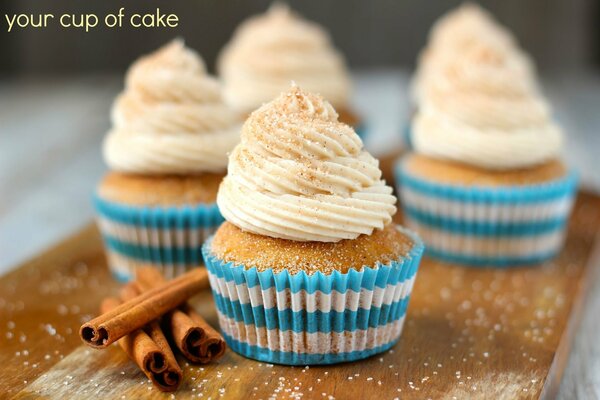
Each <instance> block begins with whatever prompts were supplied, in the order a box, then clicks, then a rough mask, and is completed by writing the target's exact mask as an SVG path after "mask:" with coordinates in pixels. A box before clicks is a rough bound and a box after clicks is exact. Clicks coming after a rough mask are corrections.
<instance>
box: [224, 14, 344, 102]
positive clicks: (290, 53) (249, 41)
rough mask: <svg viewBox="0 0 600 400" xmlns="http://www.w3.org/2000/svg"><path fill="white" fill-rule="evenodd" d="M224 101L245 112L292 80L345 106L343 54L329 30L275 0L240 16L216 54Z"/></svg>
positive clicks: (274, 94) (283, 88)
mask: <svg viewBox="0 0 600 400" xmlns="http://www.w3.org/2000/svg"><path fill="white" fill-rule="evenodd" d="M218 69H219V73H220V75H221V77H222V79H223V82H224V84H225V90H224V94H225V99H226V101H227V102H228V103H229V104H230V105H231V106H232V107H234V108H235V109H236V110H238V111H239V112H241V113H249V112H251V111H253V110H255V109H257V108H258V107H260V106H261V105H262V104H264V103H265V102H267V101H270V100H272V99H273V98H275V97H277V95H279V93H280V92H282V91H284V90H286V89H287V87H288V85H289V82H290V81H291V80H295V81H297V82H298V83H299V84H300V85H302V87H304V88H305V89H306V90H308V91H310V92H314V93H320V94H321V95H323V97H325V98H326V99H328V100H329V101H331V102H332V103H333V104H334V105H335V106H336V107H346V106H347V103H348V101H349V97H350V78H349V75H348V71H347V69H346V66H345V62H344V59H343V57H342V55H341V54H340V53H339V52H338V51H337V50H336V49H335V48H334V47H333V45H332V44H331V40H330V38H329V35H328V34H327V32H325V31H324V29H323V28H322V27H320V26H318V25H317V24H315V23H312V22H309V21H306V20H304V19H303V18H301V17H300V16H299V15H298V14H296V13H295V12H293V11H291V10H290V9H289V7H288V6H287V5H284V4H281V3H274V4H273V5H272V6H271V7H270V8H269V10H268V11H267V12H266V13H265V14H262V15H258V16H254V17H251V18H249V19H248V20H246V21H244V22H243V23H242V24H241V25H240V26H239V27H238V28H237V30H236V31H235V33H234V35H233V38H232V39H231V41H230V42H229V43H228V44H227V45H226V46H225V48H224V49H223V52H222V53H221V55H220V56H219V60H218Z"/></svg>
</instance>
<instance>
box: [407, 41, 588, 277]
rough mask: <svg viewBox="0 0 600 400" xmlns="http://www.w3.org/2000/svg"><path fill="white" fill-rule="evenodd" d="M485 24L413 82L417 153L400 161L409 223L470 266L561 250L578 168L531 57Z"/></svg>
mask: <svg viewBox="0 0 600 400" xmlns="http://www.w3.org/2000/svg"><path fill="white" fill-rule="evenodd" d="M502 37H505V36H503V35H485V34H483V31H482V32H480V34H478V35H476V36H473V37H472V38H471V40H469V41H468V42H465V44H464V46H463V47H462V49H461V51H460V54H457V56H455V57H449V58H448V59H446V60H444V61H443V62H440V64H438V65H436V66H435V73H427V74H426V82H425V80H423V82H422V83H421V84H419V96H418V99H419V108H418V110H417V113H416V115H415V117H414V119H413V124H412V135H413V137H412V139H413V145H414V148H415V153H414V154H411V155H408V156H406V157H404V158H403V159H402V160H401V161H400V163H399V165H398V169H397V172H398V181H399V184H400V186H399V192H400V196H401V200H402V205H403V208H404V212H405V216H406V221H407V224H408V225H409V226H411V227H413V228H414V229H416V230H417V231H418V232H419V234H420V235H421V236H422V237H423V240H424V241H425V243H426V245H427V249H428V252H429V254H430V255H432V256H436V257H438V258H441V259H443V260H446V261H450V262H456V263H463V264H470V265H476V266H495V267H508V266H514V265H522V264H531V263H537V262H541V261H544V260H547V259H550V258H552V257H553V256H555V255H556V254H557V253H558V252H559V251H560V249H561V247H562V244H563V238H564V233H565V227H566V223H567V220H568V217H569V213H570V211H571V206H572V203H573V198H574V195H575V191H576V177H575V174H574V173H573V172H570V171H569V170H568V168H567V167H566V166H565V165H564V164H563V163H562V162H561V161H560V153H561V150H562V147H563V134H562V132H561V130H560V128H559V127H558V126H557V125H556V124H555V123H554V122H553V121H552V117H551V112H550V109H549V107H548V104H547V103H546V101H544V99H543V98H542V96H541V95H540V93H539V91H538V85H537V83H536V82H535V80H534V78H533V76H532V68H531V63H530V62H529V59H528V58H527V57H524V56H523V53H522V52H521V51H520V50H519V51H515V48H514V46H512V45H510V46H509V45H507V42H506V41H505V40H502V39H501V38H502Z"/></svg>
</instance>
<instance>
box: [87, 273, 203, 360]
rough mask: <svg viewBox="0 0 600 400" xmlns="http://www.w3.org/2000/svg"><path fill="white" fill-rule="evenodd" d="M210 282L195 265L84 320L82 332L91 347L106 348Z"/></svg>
mask: <svg viewBox="0 0 600 400" xmlns="http://www.w3.org/2000/svg"><path fill="white" fill-rule="evenodd" d="M208 286H209V283H208V273H207V272H206V270H205V269H203V268H202V269H201V268H196V269H194V270H192V271H190V272H188V273H186V274H184V275H181V276H180V277H179V278H176V279H174V280H172V281H169V282H165V283H162V284H161V285H159V286H157V287H154V288H153V289H151V290H149V291H147V292H144V293H142V294H141V295H139V296H136V297H135V298H133V299H131V300H129V301H127V302H125V303H123V304H121V305H119V306H118V307H115V308H114V309H112V310H111V311H109V312H107V313H106V314H102V315H100V316H98V317H96V318H94V319H93V320H91V321H89V322H87V323H85V324H83V325H82V326H81V328H80V330H79V335H80V337H81V339H82V340H83V342H84V343H86V344H87V345H89V346H91V347H94V348H98V349H102V348H106V347H107V346H108V345H110V344H111V343H113V342H115V341H117V340H119V339H120V338H122V337H123V336H125V335H127V334H129V333H131V332H133V331H135V330H136V329H139V328H142V327H143V326H144V325H146V324H148V323H149V322H151V321H154V320H156V319H158V318H159V317H160V316H161V315H163V314H165V313H167V312H168V311H170V310H172V309H174V308H175V307H177V306H179V305H181V304H182V303H184V302H185V301H186V300H187V299H189V298H190V297H192V296H193V295H194V294H196V293H198V292H199V291H200V290H202V289H205V288H207V287H208Z"/></svg>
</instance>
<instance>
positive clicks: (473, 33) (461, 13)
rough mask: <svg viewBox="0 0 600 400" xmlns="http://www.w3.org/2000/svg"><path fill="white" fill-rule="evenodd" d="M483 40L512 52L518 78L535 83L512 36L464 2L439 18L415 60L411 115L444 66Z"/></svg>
mask: <svg viewBox="0 0 600 400" xmlns="http://www.w3.org/2000/svg"><path fill="white" fill-rule="evenodd" d="M482 40H485V41H486V42H489V43H493V45H494V47H496V48H502V50H503V51H504V52H507V53H514V57H513V61H514V62H518V63H520V64H521V65H520V67H521V76H520V78H519V79H521V80H522V81H523V82H525V81H526V82H528V83H529V84H531V85H532V86H533V85H535V84H536V78H535V68H534V65H533V63H532V62H531V60H530V59H529V57H528V56H527V55H526V54H525V53H524V52H523V51H522V50H521V49H520V48H519V46H518V44H517V42H516V40H515V39H514V37H513V35H512V34H511V33H510V32H509V31H508V30H507V29H506V28H505V27H503V26H501V25H500V24H499V23H498V22H497V21H496V20H495V19H494V17H493V16H492V15H491V14H490V13H489V12H487V11H486V10H484V9H482V8H481V7H480V6H478V5H476V4H473V3H465V4H463V5H462V6H460V7H459V8H457V9H455V10H452V11H451V12H449V13H447V14H446V15H444V16H442V17H441V18H439V19H438V20H437V21H436V22H435V24H434V25H433V27H432V28H431V31H430V33H429V40H428V43H427V47H426V48H425V49H424V50H423V51H422V52H421V54H420V55H419V58H418V60H417V67H416V71H415V74H414V76H413V79H412V81H411V85H410V102H411V104H412V107H411V108H412V111H411V112H412V115H414V113H415V112H416V110H418V109H419V107H420V106H421V104H422V103H423V102H424V101H426V99H425V98H424V97H425V96H427V92H428V91H427V87H428V85H430V84H431V83H432V82H435V79H436V76H437V75H439V74H443V69H444V66H445V65H446V64H447V63H448V62H453V60H454V59H455V58H457V57H461V56H462V54H463V52H464V51H465V50H466V49H468V48H469V47H470V46H471V45H473V44H474V43H477V42H479V41H482ZM405 136H406V141H407V142H408V143H409V144H410V145H411V146H412V143H411V138H410V123H408V124H407V127H406V129H405Z"/></svg>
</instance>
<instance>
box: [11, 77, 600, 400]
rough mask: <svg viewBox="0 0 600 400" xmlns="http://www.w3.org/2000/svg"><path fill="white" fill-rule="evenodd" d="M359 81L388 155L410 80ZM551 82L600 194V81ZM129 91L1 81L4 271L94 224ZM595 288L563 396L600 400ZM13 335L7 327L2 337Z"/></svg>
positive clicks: (598, 289)
mask: <svg viewBox="0 0 600 400" xmlns="http://www.w3.org/2000/svg"><path fill="white" fill-rule="evenodd" d="M353 78H354V83H355V84H356V85H355V89H356V90H355V96H354V100H353V103H354V106H355V108H356V109H357V110H358V111H359V112H360V113H361V115H362V116H363V117H364V119H365V121H366V122H367V124H368V125H369V128H370V129H371V130H370V134H371V136H369V138H368V140H367V145H368V147H369V148H370V150H371V151H372V152H373V153H374V154H375V155H381V154H382V151H384V150H388V149H389V146H390V144H393V143H397V142H398V136H399V134H398V132H399V130H400V129H401V127H402V126H403V125H404V124H405V123H406V116H407V115H408V114H409V112H408V109H409V101H408V97H407V93H408V88H407V85H408V82H409V78H410V74H409V73H408V72H407V71H403V70H399V69H387V70H381V69H373V70H367V71H361V72H359V73H355V74H354V76H353ZM545 78H546V79H544V85H543V86H544V89H545V93H546V94H547V95H548V97H549V98H550V103H551V104H552V105H553V108H554V111H555V114H556V116H557V118H558V119H559V121H560V122H561V124H562V125H563V126H564V128H565V132H566V134H567V141H566V142H567V149H566V150H565V157H566V159H567V161H568V163H569V164H570V165H573V166H574V167H576V168H577V169H578V170H579V172H580V174H581V178H582V182H583V183H584V184H585V185H586V186H587V187H590V188H594V189H595V190H596V192H600V174H599V173H598V169H597V167H596V165H597V155H596V154H595V153H596V152H595V151H594V149H597V148H598V147H599V146H600V135H598V134H597V132H598V127H599V126H600V113H598V112H597V111H598V104H599V102H600V95H599V93H600V77H599V76H598V75H593V74H577V75H576V76H575V75H562V76H550V77H545ZM121 87H122V75H119V76H104V77H101V76H87V77H80V76H78V77H66V78H64V79H62V78H61V79H58V78H56V79H55V78H53V79H51V80H44V81H40V80H37V81H32V80H29V79H28V80H12V81H7V80H0V93H1V94H2V96H0V121H1V123H0V131H1V134H0V194H1V196H0V255H1V257H0V274H5V273H6V272H7V271H9V270H10V269H14V268H15V267H16V265H18V264H20V263H21V262H22V261H23V260H25V259H27V258H30V257H31V256H32V255H35V254H37V253H39V252H40V251H42V250H43V249H44V248H47V247H48V246H50V245H53V244H54V243H55V242H56V241H57V240H59V238H61V237H64V236H66V235H67V234H70V233H71V232H73V231H74V230H75V229H78V228H80V227H82V226H83V225H84V224H86V223H87V222H88V221H89V220H90V219H91V217H92V214H93V213H92V209H91V205H90V193H91V192H92V190H93V188H94V185H95V183H96V182H97V180H98V179H99V178H100V176H101V175H102V173H103V171H104V170H105V166H104V165H103V162H102V159H101V156H100V145H101V141H102V138H103V136H104V134H105V132H106V131H107V130H108V128H109V126H110V122H109V118H108V116H109V109H110V104H111V102H112V100H113V99H114V96H115V95H116V93H117V92H118V91H119V90H120V89H121ZM7 279H8V278H7ZM591 284H592V285H594V286H593V288H595V290H590V296H589V298H588V300H587V304H586V308H585V315H584V318H583V321H582V324H581V327H580V329H579V330H578V332H577V335H576V340H575V343H574V348H573V351H572V354H571V356H570V359H569V366H568V368H567V369H566V371H565V374H564V379H563V382H562V385H561V390H560V395H559V398H564V399H571V398H576V397H578V398H594V397H596V398H598V397H600V342H599V341H598V340H597V336H598V332H599V331H600V318H597V315H598V313H599V312H600V279H597V278H596V279H594V280H593V282H592V283H591ZM593 288H592V289H593ZM0 298H6V295H5V294H4V293H0ZM92 302H93V301H92ZM3 312H4V308H0V314H2V313H3ZM50 316H51V315H50ZM48 321H51V319H48ZM6 332H7V331H6V326H5V325H1V324H0V337H4V335H5V333H6ZM2 357H5V355H4V352H3V349H2V348H0V358H2ZM6 357H10V355H7V356H6ZM23 361H26V360H23V359H22V362H23ZM21 368H22V369H24V368H26V366H23V365H21ZM0 375H2V373H0ZM1 397H2V395H1V391H0V398H1Z"/></svg>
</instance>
